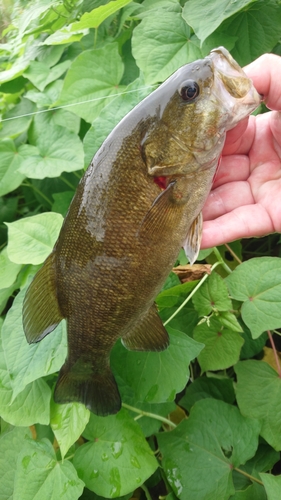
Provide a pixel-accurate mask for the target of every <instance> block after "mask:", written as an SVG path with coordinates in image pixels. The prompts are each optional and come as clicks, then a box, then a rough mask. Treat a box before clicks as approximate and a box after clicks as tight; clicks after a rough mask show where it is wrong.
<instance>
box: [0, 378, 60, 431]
mask: <svg viewBox="0 0 281 500" xmlns="http://www.w3.org/2000/svg"><path fill="white" fill-rule="evenodd" d="M0 393H1V402H0V415H1V417H2V418H4V419H5V420H6V422H9V423H10V424H12V425H18V426H22V425H26V426H28V425H33V424H35V423H39V424H42V425H48V424H49V422H50V399H51V390H50V388H49V386H48V384H47V383H46V382H45V381H44V380H42V379H39V380H34V381H33V382H31V383H30V384H28V385H27V386H26V387H25V389H24V390H23V391H22V392H21V393H20V394H18V395H17V396H16V397H15V398H14V399H13V398H12V396H13V390H12V388H11V389H10V390H9V391H5V393H4V394H3V393H2V391H0Z"/></svg>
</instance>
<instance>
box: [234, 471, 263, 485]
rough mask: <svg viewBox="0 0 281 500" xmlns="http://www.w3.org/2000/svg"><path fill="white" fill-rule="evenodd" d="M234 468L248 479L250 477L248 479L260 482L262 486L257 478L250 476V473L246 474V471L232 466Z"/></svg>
mask: <svg viewBox="0 0 281 500" xmlns="http://www.w3.org/2000/svg"><path fill="white" fill-rule="evenodd" d="M234 470H236V472H239V473H240V474H242V475H243V476H246V477H247V478H248V479H250V481H252V482H255V483H258V484H261V485H262V486H263V482H262V481H260V480H259V479H257V478H256V477H254V476H251V474H248V472H245V471H244V470H241V469H238V468H237V467H234Z"/></svg>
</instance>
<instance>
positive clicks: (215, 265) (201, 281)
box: [163, 262, 222, 326]
mask: <svg viewBox="0 0 281 500" xmlns="http://www.w3.org/2000/svg"><path fill="white" fill-rule="evenodd" d="M220 264H222V263H221V262H215V264H214V265H213V266H212V268H211V272H212V271H213V270H214V269H215V268H216V267H217V266H219V265H220ZM208 276H209V274H205V276H203V278H202V279H201V280H200V281H199V283H198V284H197V285H196V287H195V288H193V290H192V292H190V294H189V295H188V297H186V299H185V300H184V301H183V303H182V304H181V305H180V306H179V307H178V309H177V310H176V311H175V312H174V313H173V314H172V316H170V317H169V318H168V319H167V321H165V323H163V325H164V326H166V325H167V324H168V323H170V321H171V320H172V319H173V318H174V317H175V316H176V315H177V314H178V313H179V312H180V311H181V310H182V308H183V307H184V306H185V305H186V304H187V302H189V300H190V299H191V297H192V296H193V295H194V294H195V293H196V292H197V290H198V289H199V288H200V286H202V285H203V283H204V281H206V279H207V278H208Z"/></svg>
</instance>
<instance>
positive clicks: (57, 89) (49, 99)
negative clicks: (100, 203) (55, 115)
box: [25, 80, 63, 116]
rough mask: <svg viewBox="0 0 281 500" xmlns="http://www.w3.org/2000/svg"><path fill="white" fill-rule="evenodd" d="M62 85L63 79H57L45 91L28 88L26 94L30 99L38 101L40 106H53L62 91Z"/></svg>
mask: <svg viewBox="0 0 281 500" xmlns="http://www.w3.org/2000/svg"><path fill="white" fill-rule="evenodd" d="M62 86H63V81H62V80H56V81H55V82H52V83H49V85H47V87H46V88H45V90H44V92H40V91H39V90H36V89H32V90H28V92H26V94H25V95H26V97H27V98H28V99H30V101H33V102H36V104H37V106H38V108H44V107H45V106H52V105H53V104H54V103H55V102H56V101H57V99H58V98H59V95H60V93H61V89H62ZM37 116H38V115H37Z"/></svg>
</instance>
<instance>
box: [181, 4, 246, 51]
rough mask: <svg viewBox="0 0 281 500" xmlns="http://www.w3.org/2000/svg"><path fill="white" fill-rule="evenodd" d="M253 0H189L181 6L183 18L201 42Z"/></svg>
mask: <svg viewBox="0 0 281 500" xmlns="http://www.w3.org/2000/svg"><path fill="white" fill-rule="evenodd" d="M253 1H255V0H235V1H234V2H233V1H232V0H214V1H212V2H210V1H209V0H189V2H186V3H185V6H184V8H183V14H182V15H183V18H184V19H185V21H186V22H187V24H189V26H191V27H192V28H193V30H194V31H195V33H196V35H197V36H198V38H200V40H201V42H203V41H204V40H205V39H206V38H207V37H208V36H209V35H211V33H213V32H214V31H215V29H216V28H217V27H218V26H219V25H220V24H221V23H222V22H223V21H224V20H225V19H227V18H228V17H230V16H232V15H233V14H235V13H236V12H238V11H239V10H241V9H243V8H244V7H246V6H247V5H249V4H250V3H251V2H253Z"/></svg>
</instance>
